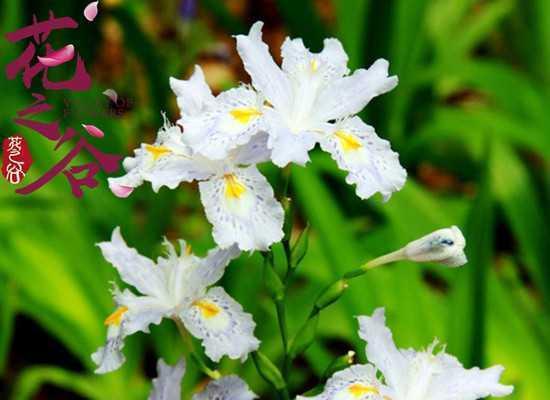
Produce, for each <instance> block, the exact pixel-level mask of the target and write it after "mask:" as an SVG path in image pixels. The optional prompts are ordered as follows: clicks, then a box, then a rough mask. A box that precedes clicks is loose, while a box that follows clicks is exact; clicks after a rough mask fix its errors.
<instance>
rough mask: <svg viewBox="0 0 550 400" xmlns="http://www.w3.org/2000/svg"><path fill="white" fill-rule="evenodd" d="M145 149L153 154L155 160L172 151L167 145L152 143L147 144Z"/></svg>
mask: <svg viewBox="0 0 550 400" xmlns="http://www.w3.org/2000/svg"><path fill="white" fill-rule="evenodd" d="M145 150H147V151H148V152H149V153H151V154H152V155H153V161H156V160H157V159H158V158H159V157H162V156H164V155H166V154H168V153H170V151H171V150H170V149H169V148H168V147H165V146H153V145H151V144H146V145H145Z"/></svg>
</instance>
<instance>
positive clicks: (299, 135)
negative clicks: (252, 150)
mask: <svg viewBox="0 0 550 400" xmlns="http://www.w3.org/2000/svg"><path fill="white" fill-rule="evenodd" d="M266 118H267V121H268V124H269V128H268V130H269V140H268V143H267V147H268V148H270V149H271V160H272V161H273V163H274V164H275V165H277V166H278V167H281V168H284V167H285V166H286V165H288V164H289V163H291V162H292V163H295V164H298V165H305V164H306V163H307V162H309V151H310V150H311V149H313V148H314V147H315V144H316V143H317V141H318V139H319V136H318V134H316V133H314V132H309V131H296V132H294V131H292V130H291V129H290V128H289V127H288V125H287V124H286V123H285V122H284V119H283V118H281V116H280V115H279V114H278V113H277V112H275V111H270V112H266Z"/></svg>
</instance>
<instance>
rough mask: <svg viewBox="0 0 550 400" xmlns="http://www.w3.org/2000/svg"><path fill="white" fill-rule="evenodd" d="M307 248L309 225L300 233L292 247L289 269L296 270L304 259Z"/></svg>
mask: <svg viewBox="0 0 550 400" xmlns="http://www.w3.org/2000/svg"><path fill="white" fill-rule="evenodd" d="M308 246H309V224H308V225H306V227H305V228H304V230H303V231H302V232H301V233H300V236H299V237H298V240H296V243H294V246H292V251H291V254H290V267H291V268H296V267H297V266H298V265H299V264H300V262H302V260H303V259H304V257H305V255H306V253H307V249H308Z"/></svg>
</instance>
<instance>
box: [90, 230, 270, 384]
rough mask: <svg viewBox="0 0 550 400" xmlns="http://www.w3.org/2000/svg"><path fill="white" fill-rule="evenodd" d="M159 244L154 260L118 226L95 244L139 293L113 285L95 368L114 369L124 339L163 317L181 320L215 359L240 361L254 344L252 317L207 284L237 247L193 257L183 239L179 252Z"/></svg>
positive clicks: (219, 289) (121, 357)
mask: <svg viewBox="0 0 550 400" xmlns="http://www.w3.org/2000/svg"><path fill="white" fill-rule="evenodd" d="M164 244H165V246H166V249H167V253H166V255H165V256H164V257H159V258H158V259H157V262H156V263H155V262H154V261H153V260H150V259H149V258H147V257H144V256H142V255H140V254H139V253H138V252H137V251H136V250H135V249H133V248H130V247H128V246H127V245H126V243H125V242H124V239H123V238H122V236H121V235H120V230H119V228H116V229H115V230H114V231H113V235H112V238H111V241H110V242H102V243H99V244H98V246H99V247H100V249H101V251H102V253H103V256H104V257H105V259H106V260H107V261H109V262H110V263H111V264H112V265H113V266H114V267H115V268H116V269H117V270H118V272H119V274H120V277H121V278H122V280H123V281H124V282H126V283H127V284H128V285H131V286H133V287H134V288H135V289H137V291H138V292H139V294H135V293H134V292H132V291H130V290H128V289H125V290H124V291H120V290H118V289H117V288H116V287H115V289H114V291H113V295H114V300H115V303H116V304H117V306H118V308H117V309H116V311H115V312H114V313H113V314H111V315H110V316H109V317H108V318H107V319H106V320H105V324H106V325H107V326H108V331H107V343H106V344H105V346H103V347H100V348H99V349H98V350H97V351H96V352H95V353H94V354H93V355H92V359H93V361H94V362H95V363H96V364H97V366H98V368H97V369H96V373H106V372H110V371H113V370H115V369H117V368H119V367H120V366H121V365H122V363H123V362H124V355H123V354H122V348H123V346H124V339H125V338H126V337H127V336H129V335H131V334H133V333H135V332H138V331H142V332H149V325H151V324H156V325H158V324H160V322H161V320H162V319H163V318H172V319H179V320H181V322H182V323H183V325H184V326H185V328H186V329H187V330H188V331H189V332H190V333H191V334H192V335H193V336H195V337H196V338H198V339H201V340H202V344H203V346H204V348H205V352H206V355H207V356H208V357H210V358H211V359H212V360H213V361H216V362H217V361H219V360H220V358H221V357H222V356H224V355H226V356H228V357H230V358H232V359H241V360H242V361H244V360H245V359H246V358H247V356H248V353H250V352H251V351H254V350H256V349H257V348H258V346H259V341H258V339H256V338H255V337H254V334H253V331H254V327H255V323H254V322H253V320H252V316H251V315H250V314H247V313H245V312H244V311H243V309H242V307H241V305H240V304H239V303H237V302H236V301H235V300H233V299H232V298H231V297H230V296H229V295H228V294H227V293H226V292H225V290H224V289H223V288H222V287H219V286H215V287H210V286H211V285H213V284H214V283H216V282H217V281H218V280H219V279H220V278H221V277H222V275H223V273H224V270H225V267H226V266H227V265H228V264H229V262H230V261H231V260H232V259H233V258H235V257H237V256H238V255H239V251H238V250H237V248H236V247H235V246H232V247H230V248H228V249H225V250H221V249H214V250H211V251H210V252H209V253H208V255H207V256H206V257H205V258H199V257H196V256H194V255H193V254H192V253H191V250H190V247H189V246H188V245H186V244H185V242H184V241H183V240H180V242H179V244H180V248H181V253H180V254H178V253H177V252H176V250H175V248H174V246H172V244H170V243H169V242H168V241H165V243H164Z"/></svg>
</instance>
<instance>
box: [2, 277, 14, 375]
mask: <svg viewBox="0 0 550 400" xmlns="http://www.w3.org/2000/svg"><path fill="white" fill-rule="evenodd" d="M0 276H2V275H1V274H0ZM16 308H17V288H16V286H15V284H14V282H13V280H11V279H5V277H3V276H2V280H0V376H2V375H3V374H4V371H5V368H6V361H7V358H8V355H9V350H10V344H11V339H12V336H13V322H14V319H15V314H16Z"/></svg>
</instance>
